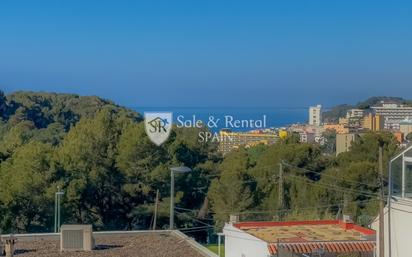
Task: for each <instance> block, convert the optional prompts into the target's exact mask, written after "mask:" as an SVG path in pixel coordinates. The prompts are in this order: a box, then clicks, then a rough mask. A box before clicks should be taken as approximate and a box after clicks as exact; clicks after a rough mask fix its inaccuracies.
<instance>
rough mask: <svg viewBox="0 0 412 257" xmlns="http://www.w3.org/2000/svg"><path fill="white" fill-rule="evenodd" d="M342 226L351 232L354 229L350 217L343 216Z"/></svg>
mask: <svg viewBox="0 0 412 257" xmlns="http://www.w3.org/2000/svg"><path fill="white" fill-rule="evenodd" d="M340 225H341V227H342V228H343V229H344V230H349V229H352V228H353V220H352V217H351V216H350V215H343V218H342V220H341V221H340Z"/></svg>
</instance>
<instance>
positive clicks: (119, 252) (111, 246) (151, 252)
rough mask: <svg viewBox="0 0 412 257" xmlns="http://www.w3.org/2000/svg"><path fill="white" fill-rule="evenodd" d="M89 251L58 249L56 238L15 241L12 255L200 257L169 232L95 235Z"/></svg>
mask: <svg viewBox="0 0 412 257" xmlns="http://www.w3.org/2000/svg"><path fill="white" fill-rule="evenodd" d="M95 247H96V249H95V250H93V251H91V252H60V248H59V241H56V240H37V241H31V242H25V241H20V242H19V241H18V242H17V245H16V251H15V256H16V257H20V256H21V257H89V256H104V257H109V256H110V257H166V256H167V257H202V255H201V254H199V253H198V252H197V251H196V250H194V249H193V248H192V247H191V246H190V245H189V244H188V243H187V242H186V241H185V240H184V239H180V238H178V237H175V236H173V235H171V234H155V235H150V234H145V235H114V236H99V237H96V238H95Z"/></svg>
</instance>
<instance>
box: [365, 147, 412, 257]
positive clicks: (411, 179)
mask: <svg viewBox="0 0 412 257" xmlns="http://www.w3.org/2000/svg"><path fill="white" fill-rule="evenodd" d="M372 228H374V229H375V230H376V232H377V234H378V233H379V217H377V218H376V219H375V221H374V222H373V223H372ZM411 231H412V146H410V147H409V148H406V149H405V150H404V151H403V152H401V153H400V154H399V155H397V156H395V158H393V159H392V160H391V161H390V169H389V195H388V201H387V206H386V207H385V209H384V242H383V243H384V256H385V257H410V256H411V252H412V245H411V239H412V236H411ZM379 245H380V242H379V241H377V247H376V249H377V255H376V256H380V255H379Z"/></svg>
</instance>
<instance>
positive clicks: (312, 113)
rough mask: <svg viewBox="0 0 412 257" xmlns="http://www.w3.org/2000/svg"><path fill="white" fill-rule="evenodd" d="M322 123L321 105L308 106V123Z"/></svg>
mask: <svg viewBox="0 0 412 257" xmlns="http://www.w3.org/2000/svg"><path fill="white" fill-rule="evenodd" d="M321 123H322V105H317V106H311V107H309V125H312V126H320V124H321Z"/></svg>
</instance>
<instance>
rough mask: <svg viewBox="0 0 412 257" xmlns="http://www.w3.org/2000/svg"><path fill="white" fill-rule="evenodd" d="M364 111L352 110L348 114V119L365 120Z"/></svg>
mask: <svg viewBox="0 0 412 257" xmlns="http://www.w3.org/2000/svg"><path fill="white" fill-rule="evenodd" d="M363 113H364V111H363V110H362V109H350V110H348V111H347V112H346V118H347V119H356V118H363Z"/></svg>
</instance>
